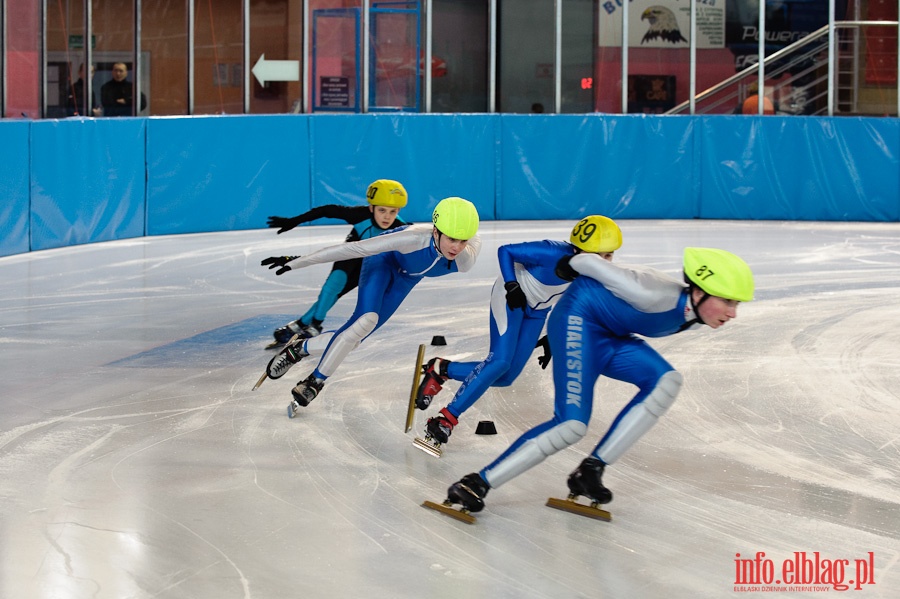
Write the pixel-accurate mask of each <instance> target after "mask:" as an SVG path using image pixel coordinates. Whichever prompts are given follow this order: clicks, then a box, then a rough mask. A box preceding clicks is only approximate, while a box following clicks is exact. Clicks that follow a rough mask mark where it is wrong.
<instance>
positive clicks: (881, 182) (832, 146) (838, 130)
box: [698, 116, 900, 221]
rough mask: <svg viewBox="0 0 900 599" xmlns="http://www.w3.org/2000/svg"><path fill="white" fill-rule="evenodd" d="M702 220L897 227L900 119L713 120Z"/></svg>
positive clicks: (704, 131) (706, 125) (708, 125)
mask: <svg viewBox="0 0 900 599" xmlns="http://www.w3.org/2000/svg"><path fill="white" fill-rule="evenodd" d="M700 131H701V133H700V136H701V140H700V144H701V150H700V151H699V152H698V156H700V160H701V161H702V164H701V168H700V172H701V173H702V185H701V186H700V192H701V197H700V211H699V214H698V216H700V217H701V218H731V219H788V220H847V221H853V220H856V221H859V220H862V221H872V220H877V221H896V220H898V218H900V201H898V193H897V189H898V175H897V173H898V144H900V128H898V121H897V119H872V118H852V117H849V118H847V117H845V118H839V119H838V118H833V119H821V118H792V117H745V116H734V117H705V118H703V119H702V127H701V128H700Z"/></svg>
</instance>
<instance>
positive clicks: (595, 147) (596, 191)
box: [497, 114, 696, 219]
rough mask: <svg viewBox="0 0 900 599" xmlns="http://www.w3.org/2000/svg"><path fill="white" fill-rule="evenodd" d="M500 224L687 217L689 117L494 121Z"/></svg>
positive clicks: (692, 192) (691, 193) (691, 208)
mask: <svg viewBox="0 0 900 599" xmlns="http://www.w3.org/2000/svg"><path fill="white" fill-rule="evenodd" d="M499 118H500V123H501V127H500V135H499V146H500V177H499V179H500V181H499V183H498V188H499V192H500V193H499V194H498V198H497V212H498V214H501V215H502V218H503V219H535V218H538V219H571V218H575V217H576V216H579V215H586V214H598V213H599V214H605V215H607V216H609V217H611V218H692V217H693V216H694V215H695V213H696V208H695V205H694V204H695V202H694V199H693V198H694V197H696V189H694V185H695V178H694V176H693V172H692V171H693V168H694V154H693V147H692V132H693V125H694V123H695V121H694V120H693V119H690V118H670V119H663V118H659V117H655V118H654V117H648V116H645V115H634V116H617V115H603V114H592V115H502V116H500V117H499Z"/></svg>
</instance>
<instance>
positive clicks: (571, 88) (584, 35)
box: [560, 0, 597, 113]
mask: <svg viewBox="0 0 900 599" xmlns="http://www.w3.org/2000/svg"><path fill="white" fill-rule="evenodd" d="M596 7H597V3H596V2H594V0H564V1H563V5H562V57H561V62H562V80H561V86H562V107H561V109H560V112H569V113H584V112H591V111H592V110H593V107H594V99H593V92H594V90H593V83H594V81H593V71H594V48H595V47H596V45H597V42H596V37H595V31H596V23H597V12H596Z"/></svg>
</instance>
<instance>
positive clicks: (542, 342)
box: [534, 335, 553, 370]
mask: <svg viewBox="0 0 900 599" xmlns="http://www.w3.org/2000/svg"><path fill="white" fill-rule="evenodd" d="M539 347H542V348H544V355H543V356H538V364H540V365H541V368H542V369H544V370H547V365H549V364H550V358H552V357H553V356H552V355H551V354H550V340H549V339H547V335H544V336H543V337H541V338H540V339H538V342H537V345H535V346H534V348H535V349H537V348H539Z"/></svg>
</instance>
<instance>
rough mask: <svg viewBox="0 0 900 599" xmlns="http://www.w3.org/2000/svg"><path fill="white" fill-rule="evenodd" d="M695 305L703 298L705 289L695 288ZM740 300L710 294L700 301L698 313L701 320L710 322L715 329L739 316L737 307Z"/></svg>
mask: <svg viewBox="0 0 900 599" xmlns="http://www.w3.org/2000/svg"><path fill="white" fill-rule="evenodd" d="M693 293H694V305H697V303H698V302H700V300H701V299H703V291H701V290H700V289H696V288H695V289H694V290H693ZM739 303H740V302H739V301H737V300H728V299H724V298H721V297H718V296H715V295H710V296H709V297H707V298H706V301H704V302H702V303H700V306H699V307H698V308H697V315H698V316H699V317H700V320H702V321H703V322H705V323H706V324H708V325H709V326H711V327H712V328H714V329H718V328H719V327H720V326H722V325H723V324H725V323H726V322H728V321H729V320H731V319H732V318H737V307H738V304H739Z"/></svg>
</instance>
